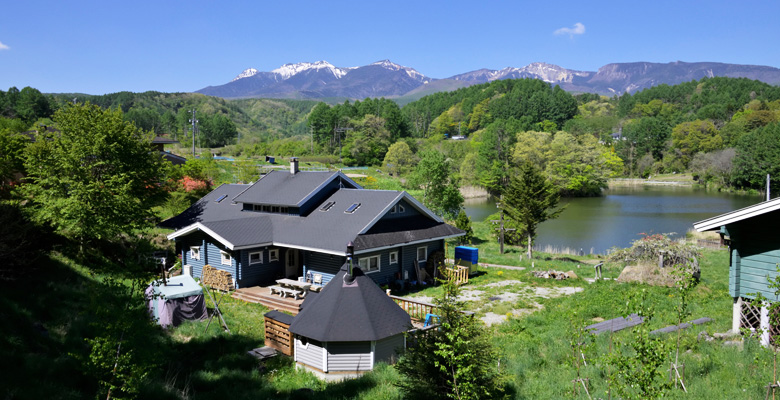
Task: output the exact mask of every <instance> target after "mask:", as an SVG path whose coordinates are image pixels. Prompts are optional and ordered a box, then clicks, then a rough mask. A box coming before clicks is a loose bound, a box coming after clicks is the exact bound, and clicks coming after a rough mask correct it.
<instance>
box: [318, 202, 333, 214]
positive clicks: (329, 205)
mask: <svg viewBox="0 0 780 400" xmlns="http://www.w3.org/2000/svg"><path fill="white" fill-rule="evenodd" d="M335 205H336V202H335V201H329V202H327V203H325V205H324V206H322V207H321V208H320V211H322V212H325V211H328V210H330V209H331V208H333V206H335Z"/></svg>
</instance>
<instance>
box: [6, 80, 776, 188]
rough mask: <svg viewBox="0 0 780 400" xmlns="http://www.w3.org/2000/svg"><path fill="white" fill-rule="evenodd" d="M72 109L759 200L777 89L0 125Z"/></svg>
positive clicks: (500, 96) (309, 144)
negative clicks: (730, 192)
mask: <svg viewBox="0 0 780 400" xmlns="http://www.w3.org/2000/svg"><path fill="white" fill-rule="evenodd" d="M74 101H75V102H90V103H92V104H96V105H98V106H100V107H102V108H119V109H121V111H122V112H123V116H124V119H125V120H127V121H130V122H133V123H134V124H135V125H136V126H138V127H139V128H141V129H143V130H145V131H151V132H154V133H156V134H166V135H169V136H171V137H173V138H175V139H178V140H179V141H180V142H182V146H184V147H188V146H189V144H190V143H191V140H192V123H191V120H192V118H193V114H192V110H195V111H196V113H195V118H196V119H197V120H198V124H197V126H198V130H197V134H196V146H197V147H198V148H201V149H205V148H210V149H212V152H215V153H224V154H227V155H231V156H234V157H250V158H252V157H254V158H257V157H263V156H266V155H273V156H277V157H286V156H293V155H295V156H316V157H319V159H321V160H327V161H329V162H333V163H336V162H340V163H341V164H343V165H346V166H377V167H378V166H382V167H383V168H384V169H385V170H386V171H388V172H391V173H393V174H396V175H405V174H409V173H411V172H412V166H414V165H416V163H417V161H418V160H419V154H421V153H420V152H422V151H427V150H436V151H439V152H441V153H443V154H444V155H445V156H446V158H447V160H448V165H449V168H450V169H451V173H452V175H453V177H454V180H455V181H457V182H458V184H459V185H460V186H464V185H472V186H481V187H484V188H486V189H488V190H489V191H491V192H493V193H499V192H501V191H502V190H503V188H504V187H505V186H506V185H507V182H508V177H509V176H511V175H512V173H513V171H514V170H516V168H518V167H519V165H521V164H522V163H524V162H525V161H531V162H534V163H535V164H536V165H537V166H539V167H540V168H541V169H542V170H543V172H544V173H545V175H547V177H548V178H550V179H551V180H553V181H554V182H555V183H556V185H557V187H558V188H559V190H560V192H561V194H563V195H568V196H588V195H598V194H599V193H600V191H601V189H602V188H604V187H605V186H606V182H607V180H608V179H609V178H614V177H639V178H647V177H650V176H653V175H656V174H663V173H684V172H687V173H691V174H693V176H694V177H695V178H696V179H698V180H699V181H700V182H701V183H703V184H706V185H709V186H715V187H719V188H736V189H752V190H761V189H762V187H763V185H764V182H765V178H766V174H771V175H772V176H775V175H777V173H776V172H780V171H776V170H778V169H780V167H778V165H780V163H778V162H777V161H778V160H777V158H778V157H780V148H778V145H777V144H776V143H778V141H777V140H775V139H774V138H775V136H777V135H780V127H778V125H777V123H778V116H780V88H778V87H775V86H771V85H768V84H765V83H761V82H758V81H753V80H749V79H744V78H705V79H701V80H699V81H691V82H686V83H682V84H679V85H674V86H669V85H659V86H656V87H653V88H650V89H646V90H643V91H641V92H638V93H636V94H633V95H632V94H624V95H622V96H619V97H618V96H614V97H612V98H607V97H604V96H599V95H596V94H578V95H572V94H570V93H567V92H565V91H563V90H562V89H560V88H559V87H557V86H556V87H551V86H550V85H549V84H547V83H545V82H542V81H539V80H531V79H520V80H501V81H495V82H491V83H486V84H481V85H475V86H470V87H467V88H461V89H458V90H455V91H451V92H440V93H435V94H432V95H429V96H425V97H423V98H421V99H419V100H417V101H414V102H412V103H409V104H407V105H405V106H404V107H399V106H398V105H397V103H395V102H394V101H392V100H390V99H384V98H382V99H364V100H358V101H353V102H350V101H345V102H343V103H339V104H328V103H325V102H319V103H318V102H314V101H298V100H271V99H242V100H224V99H220V98H214V97H208V96H203V95H200V94H191V93H159V92H145V93H130V92H119V93H113V94H107V95H102V96H90V95H81V94H57V95H44V94H42V93H40V92H39V91H38V90H36V89H33V88H29V87H26V88H23V89H22V90H18V89H17V88H10V89H9V90H8V91H5V92H4V91H0V117H3V119H2V120H0V129H2V130H4V131H7V132H21V131H25V130H28V129H39V128H40V126H41V125H47V126H48V125H51V120H50V119H49V118H50V116H51V115H52V113H53V112H54V111H56V110H57V109H59V108H61V107H62V106H63V105H64V104H66V103H69V102H74ZM4 140H5V141H8V139H4ZM6 154H7V152H6Z"/></svg>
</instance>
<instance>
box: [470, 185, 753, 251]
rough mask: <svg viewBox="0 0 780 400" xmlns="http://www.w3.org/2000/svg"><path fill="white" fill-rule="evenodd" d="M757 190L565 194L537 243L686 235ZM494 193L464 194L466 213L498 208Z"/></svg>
mask: <svg viewBox="0 0 780 400" xmlns="http://www.w3.org/2000/svg"><path fill="white" fill-rule="evenodd" d="M761 200H762V198H761V197H760V196H746V195H735V194H729V193H719V192H712V191H709V192H708V191H705V190H703V189H694V188H691V187H685V186H633V187H620V188H613V189H609V190H606V191H605V192H604V196H602V197H588V198H575V199H563V200H562V204H566V205H567V208H566V210H565V211H564V212H563V213H561V216H560V217H559V218H558V219H555V220H552V221H547V222H544V223H542V224H541V225H540V226H539V235H538V237H537V239H536V243H537V244H538V245H541V246H546V245H551V246H554V247H557V248H562V247H569V248H573V249H578V250H579V249H583V251H584V252H586V253H589V252H591V251H593V252H595V253H604V252H605V251H607V249H609V248H611V247H613V246H618V247H626V246H629V245H630V244H631V241H633V240H636V239H638V238H639V237H640V233H648V234H649V233H671V232H674V233H676V236H679V235H684V234H685V232H687V231H688V230H689V229H691V228H693V223H694V222H697V221H701V220H703V219H706V218H710V217H713V216H715V215H718V214H722V213H724V212H728V211H732V210H736V209H739V208H743V207H747V206H750V205H753V204H756V203H758V202H760V201H761ZM497 211H498V209H497V208H496V201H495V199H485V198H482V199H468V200H466V214H468V215H469V216H470V217H471V219H472V220H474V221H481V220H484V219H485V218H487V217H488V216H489V215H491V214H493V213H495V212H497Z"/></svg>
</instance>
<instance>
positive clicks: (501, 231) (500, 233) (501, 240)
mask: <svg viewBox="0 0 780 400" xmlns="http://www.w3.org/2000/svg"><path fill="white" fill-rule="evenodd" d="M501 199H502V200H503V196H501ZM496 207H497V208H498V210H499V212H500V213H501V214H500V215H501V217H500V219H492V220H490V222H492V223H494V224H495V223H499V224H500V225H499V228H498V229H499V231H498V251H499V254H504V232H509V231H516V230H517V229H504V209H503V208H501V203H496Z"/></svg>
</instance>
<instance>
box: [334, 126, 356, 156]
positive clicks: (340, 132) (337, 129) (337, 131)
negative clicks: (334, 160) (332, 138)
mask: <svg viewBox="0 0 780 400" xmlns="http://www.w3.org/2000/svg"><path fill="white" fill-rule="evenodd" d="M351 130H352V128H348V127H345V128H340V127H339V128H336V129H334V130H333V131H334V132H336V133H338V138H339V162H342V161H343V160H342V159H341V134H342V133H344V132H347V131H351Z"/></svg>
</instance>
